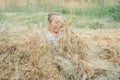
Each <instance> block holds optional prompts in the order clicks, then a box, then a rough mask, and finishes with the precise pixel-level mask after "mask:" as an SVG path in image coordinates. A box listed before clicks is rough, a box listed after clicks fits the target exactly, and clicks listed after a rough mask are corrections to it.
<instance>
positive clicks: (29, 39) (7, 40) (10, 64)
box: [0, 27, 120, 80]
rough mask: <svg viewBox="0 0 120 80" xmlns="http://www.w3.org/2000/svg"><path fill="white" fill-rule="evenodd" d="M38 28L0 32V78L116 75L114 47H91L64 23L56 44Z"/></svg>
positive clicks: (61, 79)
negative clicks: (56, 45) (52, 43)
mask: <svg viewBox="0 0 120 80" xmlns="http://www.w3.org/2000/svg"><path fill="white" fill-rule="evenodd" d="M37 32H38V28H32V29H19V30H17V31H12V30H11V31H10V30H9V31H8V30H7V31H4V32H0V35H1V37H0V74H1V75H0V79H1V80H86V79H92V80H98V79H100V78H101V77H103V76H104V77H105V75H107V76H106V77H105V78H104V77H103V78H102V79H104V80H110V78H111V80H112V79H114V80H117V79H118V77H119V75H118V73H119V65H118V61H119V59H120V58H119V57H117V55H118V53H117V52H116V50H114V49H111V48H107V49H102V48H101V47H97V46H95V45H94V46H93V48H94V50H92V49H91V47H89V45H90V44H86V41H83V40H82V39H81V38H80V36H78V35H76V34H79V33H76V32H74V30H72V29H71V28H70V27H65V29H64V31H63V32H62V35H61V37H60V39H59V40H58V44H59V46H58V47H54V46H53V45H51V43H49V42H48V41H47V40H46V38H45V37H44V36H45V32H44V31H43V30H41V29H39V34H38V33H37ZM97 48H98V49H97ZM95 49H97V50H96V51H97V52H95ZM108 56H109V57H108ZM115 67H116V68H117V69H115ZM110 73H112V74H113V76H112V77H110V76H109V75H108V74H110ZM104 74H105V75H104ZM100 76H101V77H100Z"/></svg>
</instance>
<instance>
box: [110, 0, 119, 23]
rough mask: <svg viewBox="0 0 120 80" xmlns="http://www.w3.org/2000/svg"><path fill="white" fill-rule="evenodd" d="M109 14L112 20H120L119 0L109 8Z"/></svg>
mask: <svg viewBox="0 0 120 80" xmlns="http://www.w3.org/2000/svg"><path fill="white" fill-rule="evenodd" d="M109 14H110V15H111V16H112V17H113V19H114V20H116V21H120V0H118V4H117V5H115V6H114V7H112V8H111V9H110V10H109Z"/></svg>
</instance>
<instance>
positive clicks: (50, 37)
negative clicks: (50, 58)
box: [46, 31, 61, 47]
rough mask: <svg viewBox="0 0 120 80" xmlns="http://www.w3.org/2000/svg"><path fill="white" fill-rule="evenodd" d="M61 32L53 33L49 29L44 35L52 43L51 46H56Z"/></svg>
mask: <svg viewBox="0 0 120 80" xmlns="http://www.w3.org/2000/svg"><path fill="white" fill-rule="evenodd" d="M60 35H61V33H60V32H59V33H58V34H56V35H54V34H52V33H51V32H50V31H49V32H47V33H46V37H47V39H48V41H49V42H51V43H52V44H53V46H55V47H56V46H57V40H58V38H59V37H60Z"/></svg>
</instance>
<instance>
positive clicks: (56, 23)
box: [48, 15, 62, 33]
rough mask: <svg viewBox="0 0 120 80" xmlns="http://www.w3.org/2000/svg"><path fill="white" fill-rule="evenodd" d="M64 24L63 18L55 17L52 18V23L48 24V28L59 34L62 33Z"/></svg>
mask: <svg viewBox="0 0 120 80" xmlns="http://www.w3.org/2000/svg"><path fill="white" fill-rule="evenodd" d="M61 24H62V16H59V15H53V16H52V17H51V22H48V26H49V29H50V31H51V32H53V33H58V32H59V31H60V28H61Z"/></svg>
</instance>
